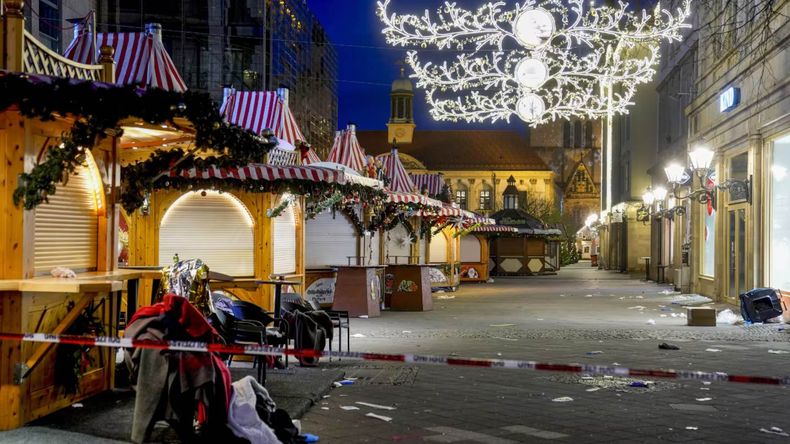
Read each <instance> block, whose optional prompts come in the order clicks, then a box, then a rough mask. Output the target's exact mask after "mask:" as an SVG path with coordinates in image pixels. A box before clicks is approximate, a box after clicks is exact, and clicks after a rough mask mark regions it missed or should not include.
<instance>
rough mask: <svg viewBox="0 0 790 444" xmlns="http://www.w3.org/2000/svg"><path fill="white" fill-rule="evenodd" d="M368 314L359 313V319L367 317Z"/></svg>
mask: <svg viewBox="0 0 790 444" xmlns="http://www.w3.org/2000/svg"><path fill="white" fill-rule="evenodd" d="M367 318H368V315H359V319H367Z"/></svg>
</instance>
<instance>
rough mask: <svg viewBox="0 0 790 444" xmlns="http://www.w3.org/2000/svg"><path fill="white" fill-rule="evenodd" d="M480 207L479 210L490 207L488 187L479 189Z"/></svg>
mask: <svg viewBox="0 0 790 444" xmlns="http://www.w3.org/2000/svg"><path fill="white" fill-rule="evenodd" d="M480 209H481V210H490V209H491V190H489V189H485V190H480Z"/></svg>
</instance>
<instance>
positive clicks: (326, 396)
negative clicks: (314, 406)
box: [321, 395, 332, 399]
mask: <svg viewBox="0 0 790 444" xmlns="http://www.w3.org/2000/svg"><path fill="white" fill-rule="evenodd" d="M331 397H332V395H324V396H322V397H321V399H326V398H331Z"/></svg>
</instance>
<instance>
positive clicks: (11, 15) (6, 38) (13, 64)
mask: <svg viewBox="0 0 790 444" xmlns="http://www.w3.org/2000/svg"><path fill="white" fill-rule="evenodd" d="M24 4H25V2H24V0H5V17H4V18H3V31H2V32H3V60H2V68H3V69H6V70H8V71H15V72H22V71H23V59H24V43H25V14H24V13H23V12H22V8H23V6H24Z"/></svg>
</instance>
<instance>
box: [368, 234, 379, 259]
mask: <svg viewBox="0 0 790 444" xmlns="http://www.w3.org/2000/svg"><path fill="white" fill-rule="evenodd" d="M370 242H371V246H370V247H371V248H370V250H371V251H372V253H371V258H370V259H371V260H370V262H369V264H370V265H381V232H375V233H373V234H371V235H370Z"/></svg>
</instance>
